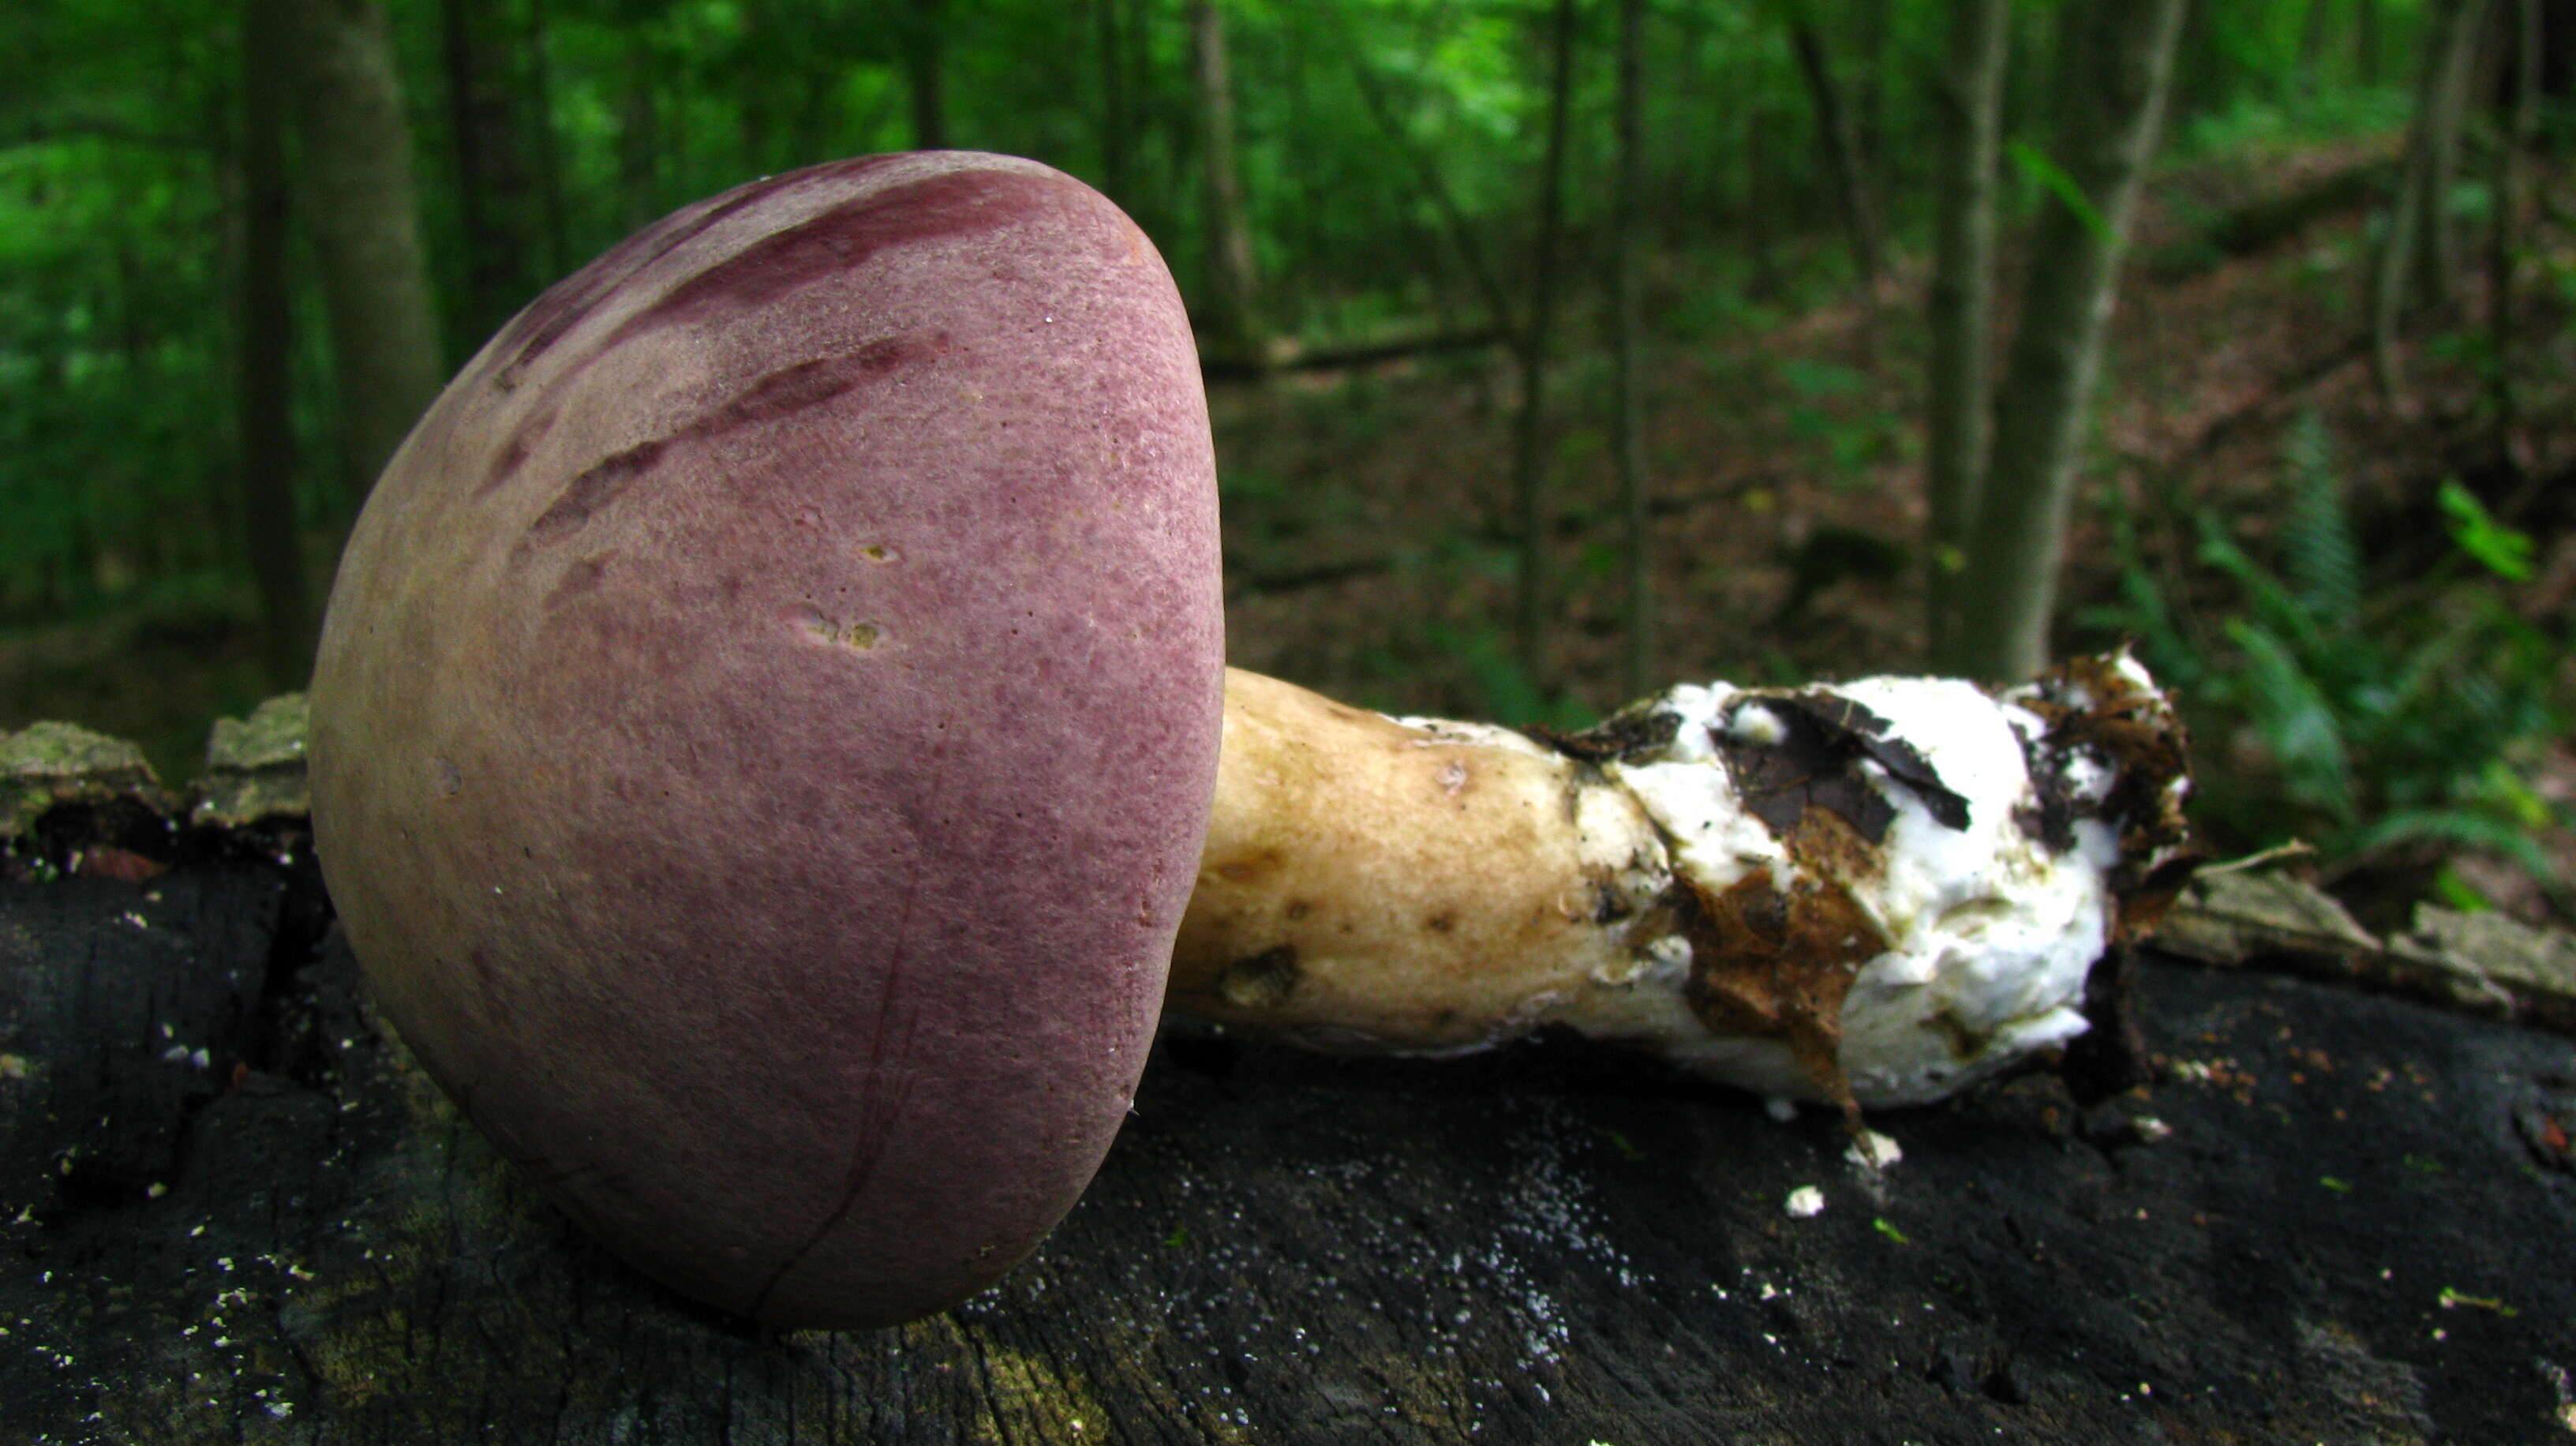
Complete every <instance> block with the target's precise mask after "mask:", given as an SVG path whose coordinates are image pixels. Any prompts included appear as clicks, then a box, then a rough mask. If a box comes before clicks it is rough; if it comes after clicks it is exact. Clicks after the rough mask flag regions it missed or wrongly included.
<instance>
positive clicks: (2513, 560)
mask: <svg viewBox="0 0 2576 1446" xmlns="http://www.w3.org/2000/svg"><path fill="white" fill-rule="evenodd" d="M2442 513H2443V516H2444V517H2445V518H2447V519H2448V520H2449V522H2450V524H2451V540H2452V541H2453V542H2456V543H2458V544H2459V545H2460V550H2461V551H2462V552H2465V553H2467V554H2468V555H2469V556H2471V557H2474V558H2476V559H2477V560H2478V561H2479V562H2480V563H2483V564H2484V565H2485V566H2486V569H2487V570H2488V571H2489V572H2492V573H2494V574H2495V575H2496V576H2498V577H2501V578H2503V579H2505V580H2506V581H2507V582H2529V581H2531V554H2532V541H2531V534H2530V533H2528V532H2524V531H2521V530H2519V529H2517V528H2512V527H2507V526H2505V525H2504V524H2503V523H2501V522H2498V521H2496V520H2495V516H2494V514H2492V513H2490V512H2488V511H2487V507H2486V504H2485V503H2483V502H2480V501H2479V500H2478V495H2477V494H2476V493H2474V492H2471V491H2470V490H2469V489H2468V488H2466V487H2463V486H2461V485H2460V482H2459V479H2458V478H2456V477H2455V478H2450V479H2448V480H2446V481H2444V482H2443V483H2442Z"/></svg>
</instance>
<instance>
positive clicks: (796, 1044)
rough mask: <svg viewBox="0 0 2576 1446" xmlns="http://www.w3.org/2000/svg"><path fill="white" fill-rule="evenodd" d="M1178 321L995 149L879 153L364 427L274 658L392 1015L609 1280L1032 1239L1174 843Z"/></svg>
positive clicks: (640, 267) (590, 301)
mask: <svg viewBox="0 0 2576 1446" xmlns="http://www.w3.org/2000/svg"><path fill="white" fill-rule="evenodd" d="M1213 479H1214V462H1213V459H1212V455H1211V452H1210V443H1209V436H1208V426H1207V416H1206V405H1205V401H1204V398H1203V396H1202V394H1201V391H1200V387H1199V379H1198V363H1197V356H1196V352H1195V350H1194V348H1193V345H1192V342H1191V338H1190V331H1189V325H1188V320H1187V317H1186V315H1185V314H1184V312H1183V311H1182V308H1181V302H1180V298H1179V296H1178V294H1177V293H1176V292H1175V290H1174V289H1173V285H1172V282H1171V278H1170V276H1169V275H1168V273H1167V272H1166V271H1165V269H1164V265H1163V262H1162V260H1161V258H1160V257H1159V256H1158V255H1157V254H1156V252H1155V250H1154V248H1153V246H1152V245H1151V244H1150V243H1149V242H1148V241H1147V240H1146V238H1145V236H1144V235H1143V233H1141V232H1139V231H1138V230H1137V229H1136V227H1135V226H1134V225H1133V224H1132V223H1131V222H1129V221H1128V219H1127V218H1126V217H1125V216H1124V215H1122V214H1121V213H1120V212H1119V211H1118V209H1117V208H1116V207H1114V206H1112V205H1111V204H1110V203H1109V202H1108V201H1106V200H1104V199H1103V198H1102V197H1100V196H1099V195H1098V194H1097V193H1095V192H1093V191H1092V190H1091V189H1090V188H1088V187H1086V186H1084V185H1082V184H1081V183H1080V182H1078V181H1075V180H1073V179H1071V178H1070V177H1067V176H1064V175H1061V174H1059V173H1057V172H1055V171H1053V170H1050V169H1048V168H1046V167H1044V166H1041V165H1037V164H1035V163H1033V162H1029V161H1022V160H1015V159H1010V158H1005V157H1000V156H986V155H975V154H966V153H931V154H922V155H908V156H874V157H868V158H865V159H860V160H853V161H847V162H843V163H840V164H836V165H828V166H823V167H819V168H816V169H813V170H808V171H803V172H799V173H796V174H793V175H786V176H778V177H773V178H770V179H767V180H763V181H758V182H755V183H752V184H750V185H747V186H742V187H739V188H737V189H735V190H733V191H730V192H727V193H726V194H724V195H722V196H718V197H716V198H714V199H713V200H709V201H705V202H702V203H700V204H698V205H695V206H692V207H690V208H688V209H686V210H684V211H681V212H679V213H677V214H675V215H673V216H670V217H668V218H666V219H664V220H663V221H661V222H659V223H658V224H656V225H654V226H652V227H650V228H648V229H647V230H645V231H643V232H642V233H640V234H638V235H636V236H635V237H633V238H631V239H630V240H628V241H626V242H625V243H624V244H622V245H620V246H619V247H617V248H616V249H615V250H613V251H611V252H609V253H608V254H607V255H605V256H603V257H601V258H600V259H599V260H597V261H595V262H593V263H591V264H590V265H589V266H587V267H585V268H583V269H582V270H581V271H580V272H579V273H577V274H575V275H574V276H572V277H571V278H569V279H568V280H566V281H564V282H563V283H561V284H560V285H557V286H556V287H554V288H553V289H552V290H550V291H548V292H547V293H546V294H545V295H544V296H542V297H540V298H538V299H537V301H536V302H534V303H533V304H532V305H530V306H529V307H528V309H527V310H526V311H524V312H522V313H521V314H520V315H519V316H518V317H517V319H515V320H514V321H512V322H511V323H510V324H509V325H508V326H507V327H506V328H504V329H503V330H502V332H501V333H500V334H499V335H498V336H496V337H494V338H493V339H492V341H491V342H490V344H489V345H487V346H485V347H484V349H483V351H482V353H481V354H480V355H478V356H477V357H475V358H474V360H473V361H472V362H471V363H469V364H468V365H467V366H466V367H465V369H464V370H463V372H462V373H461V374H459V375H458V377H457V378H456V380H455V381H454V382H453V383H452V384H451V385H450V386H449V387H448V388H447V391H446V392H445V394H444V395H442V396H441V397H440V398H439V400H438V402H437V403H436V405H434V406H433V407H432V408H431V410H430V412H429V413H428V415H427V416H426V417H425V418H424V419H423V420H422V421H421V423H420V425H419V426H418V428H417V429H416V430H415V431H414V433H413V434H412V436H411V438H410V440H409V441H408V442H407V443H405V445H404V447H403V448H402V450H401V452H400V453H399V454H398V455H397V456H396V457H395V458H394V460H393V462H392V464H391V466H390V467H389V468H388V469H387V471H386V473H385V476H384V478H383V480H382V481H381V482H380V483H379V484H378V485H377V487H376V490H375V493H374V495H373V497H372V498H371V499H370V501H369V502H368V505H367V508H366V511H365V514H364V516H363V517H362V518H361V519H360V521H359V524H358V527H357V530H356V532H355V534H354V535H353V536H352V538H351V539H350V543H349V547H348V551H347V555H346V558H345V560H344V561H343V563H342V565H341V572H340V576H339V580H338V583H337V586H336V587H335V589H334V591H333V595H332V599H331V607H330V613H329V620H328V623H327V625H326V627H325V629H324V636H323V641H322V650H321V657H320V662H319V665H318V668H317V670H316V673H315V675H314V682H313V690H312V692H313V729H314V736H313V748H312V754H313V774H314V777H313V787H314V817H315V827H316V830H317V834H318V843H319V847H320V851H321V856H322V859H323V862H324V867H325V870H326V872H327V875H328V879H329V882H330V885H331V890H332V895H333V898H334V899H335V900H336V901H337V903H338V906H339V908H340V911H341V914H342V917H343V918H344V919H345V920H346V921H347V927H348V930H349V934H350V938H351V941H352V942H353V944H354V945H355V946H356V950H357V952H358V955H359V957H360V959H361V960H362V961H364V963H365V965H366V968H367V973H368V978H369V981H370V983H371V985H372V987H373V989H374V991H375V994H376V997H377V998H378V1000H379V1001H380V1002H381V1006H382V1008H383V1011H384V1013H385V1014H386V1016H387V1017H388V1018H390V1019H391V1020H392V1021H393V1023H394V1024H395V1025H396V1026H397V1027H398V1028H399V1029H400V1030H401V1032H402V1035H403V1038H404V1039H405V1040H406V1041H407V1042H408V1043H409V1044H410V1045H411V1047H412V1048H413V1049H414V1051H415V1052H416V1053H417V1054H418V1056H419V1058H420V1059H421V1061H422V1063H423V1064H424V1065H425V1066H426V1067H427V1068H428V1070H429V1072H430V1073H431V1074H432V1075H433V1076H435V1077H436V1078H437V1080H438V1081H439V1083H440V1084H441V1085H443V1086H444V1087H445V1088H446V1090H447V1091H448V1093H449V1094H450V1095H452V1096H453V1097H454V1098H455V1100H456V1101H457V1103H458V1104H459V1105H460V1106H461V1107H462V1108H463V1109H464V1110H465V1111H466V1112H467V1113H468V1114H469V1115H470V1116H471V1117H472V1119H473V1120H474V1122H475V1123H476V1124H477V1125H479V1126H480V1127H481V1128H482V1129H483V1130H484V1132H485V1133H486V1134H488V1135H489V1136H490V1137H491V1138H492V1139H493V1141H494V1142H495V1143H496V1144H497V1145H498V1146H499V1147H500V1148H501V1149H502V1150H503V1151H504V1152H505V1153H507V1154H508V1155H509V1156H510V1157H511V1158H513V1159H515V1160H516V1161H518V1162H519V1163H520V1164H522V1165H523V1166H525V1167H526V1169H527V1170H528V1171H529V1172H530V1173H531V1175H532V1176H533V1177H534V1178H535V1179H536V1180H538V1181H539V1182H541V1183H542V1184H543V1185H544V1187H545V1188H546V1190H547V1191H548V1193H549V1194H551V1195H552V1196H553V1197H554V1198H555V1199H556V1200H558V1201H560V1202H561V1203H562V1204H563V1206H564V1207H565V1208H566V1209H567V1210H569V1211H570V1212H571V1213H572V1214H573V1215H574V1216H575V1217H577V1218H578V1219H579V1220H580V1221H581V1222H582V1223H583V1224H585V1225H586V1226H588V1227H589V1228H590V1229H591V1230H592V1231H593V1232H594V1233H595V1234H596V1235H597V1236H598V1237H599V1238H600V1239H602V1240H604V1241H605V1242H607V1243H608V1244H609V1245H610V1246H611V1247H612V1248H613V1249H615V1250H616V1251H617V1252H618V1253H620V1254H621V1255H624V1256H625V1257H626V1258H628V1259H629V1260H631V1261H633V1262H635V1263H636V1264H637V1265H639V1266H641V1267H643V1268H644V1269H645V1270H646V1271H648V1272H650V1273H651V1274H653V1275H655V1276H657V1277H659V1278H661V1279H662V1280H664V1281H666V1282H668V1283H670V1284H671V1285H673V1286H676V1287H678V1288H679V1289H681V1290H683V1291H686V1292H688V1293H689V1294H691V1295H694V1296H697V1297H699V1298H701V1299H703V1300H706V1301H708V1302H711V1303H713V1304H715V1305H717V1306H720V1307H722V1308H724V1309H727V1310H730V1311H736V1312H740V1313H743V1314H746V1315H750V1316H754V1317H757V1318H759V1319H761V1320H764V1321H767V1322H772V1323H775V1324H779V1325H813V1324H828V1325H846V1326H862V1325H877V1324H885V1323H890V1322H894V1321H899V1320H902V1319H906V1318H908V1317H912V1316H916V1315H920V1314H923V1313H926V1312H928V1311H932V1310H936V1309H938V1308H940V1307H942V1306H945V1305H947V1304H949V1303H951V1302H953V1301H955V1300H957V1299H959V1298H961V1297H963V1296H965V1295H967V1294H969V1293H971V1292H973V1291H975V1290H976V1289H979V1288H980V1287H982V1286H984V1285H985V1284H987V1283H989V1282H991V1281H992V1280H993V1279H994V1278H996V1277H997V1276H999V1275H1000V1274H1001V1273H1002V1272H1003V1271H1004V1270H1006V1269H1008V1268H1009V1267H1010V1266H1011V1265H1012V1264H1013V1263H1014V1262H1016V1261H1017V1260H1019V1259H1020V1258H1021V1257H1022V1256H1024V1255H1026V1254H1027V1253H1028V1251H1029V1250H1030V1249H1031V1248H1032V1247H1033V1246H1034V1245H1035V1243H1036V1242H1037V1240H1038V1239H1039V1238H1040V1237H1041V1236H1042V1235H1043V1234H1044V1233H1045V1232H1046V1231H1047V1229H1048V1228H1049V1227H1050V1226H1052V1225H1053V1224H1054V1222H1055V1221H1056V1219H1057V1218H1058V1217H1059V1216H1061V1215H1062V1214H1063V1212H1064V1211H1065V1210H1066V1209H1067V1208H1069V1207H1070V1206H1071V1205H1072V1203H1073V1201H1074V1199H1075V1197H1076V1196H1077V1195H1078V1194H1079V1193H1080V1192H1081V1190H1082V1188H1083V1186H1084V1185H1085V1184H1086V1183H1087V1182H1088V1181H1089V1179H1090V1177H1091V1174H1092V1172H1093V1170H1094V1169H1095V1168H1096V1166H1097V1165H1098V1163H1099V1160H1100V1157H1101V1155H1102V1153H1103V1152H1104V1151H1105V1150H1106V1149H1107V1147H1108V1144H1109V1141H1110V1139H1111V1137H1112V1135H1113V1134H1114V1133H1115V1132H1116V1129H1117V1127H1118V1123H1119V1121H1120V1119H1121V1118H1122V1117H1123V1116H1124V1114H1125V1113H1126V1110H1127V1107H1128V1103H1129V1100H1130V1098H1131V1097H1132V1095H1133V1093H1134V1089H1135V1084H1136V1078H1137V1074H1138V1071H1139V1069H1140V1067H1141V1066H1142V1065H1143V1063H1144V1057H1145V1053H1146V1049H1147V1046H1148V1044H1149V1043H1150V1040H1151V1037H1152V1033H1153V1028H1154V1021H1155V1018H1156V1014H1157V1011H1158V1009H1159V1007H1160V1005H1161V1001H1162V990H1163V980H1164V971H1165V967H1166V961H1167V960H1168V958H1169V955H1170V950H1171V942H1172V936H1173V931H1174V929H1175V927H1176V926H1177V925H1178V923H1179V921H1180V916H1181V909H1182V905H1183V903H1184V901H1185V900H1186V899H1187V898H1188V895H1189V891H1190V885H1191V880H1192V876H1193V874H1194V872H1195V870H1196V866H1197V862H1198V854H1199V842H1200V838H1201V835H1202V833H1203V831H1204V829H1205V827H1206V820H1207V812H1208V803H1209V798H1210V795H1211V788H1212V780H1213V777H1214V772H1215V768H1216V751H1217V741H1218V735H1219V723H1218V708H1219V689H1220V682H1219V674H1220V669H1221V664H1222V650H1223V629H1222V604H1221V600H1220V594H1219V590H1218V588H1219V579H1218V563H1217V532H1216V526H1217V523H1216V492H1215V486H1214V480H1213Z"/></svg>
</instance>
